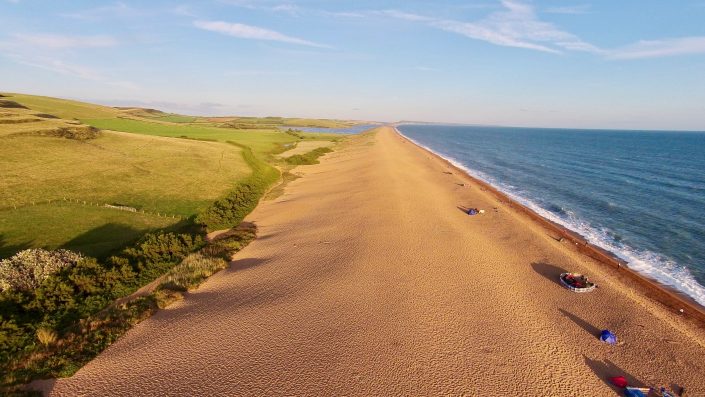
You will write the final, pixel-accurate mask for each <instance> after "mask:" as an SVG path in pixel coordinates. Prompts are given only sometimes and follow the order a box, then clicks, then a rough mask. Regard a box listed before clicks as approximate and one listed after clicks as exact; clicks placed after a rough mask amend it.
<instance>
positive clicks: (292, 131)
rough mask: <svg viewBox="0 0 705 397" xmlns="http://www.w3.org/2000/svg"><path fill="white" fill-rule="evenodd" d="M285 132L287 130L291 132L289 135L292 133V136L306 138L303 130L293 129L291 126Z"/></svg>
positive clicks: (288, 132)
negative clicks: (302, 132)
mask: <svg viewBox="0 0 705 397" xmlns="http://www.w3.org/2000/svg"><path fill="white" fill-rule="evenodd" d="M284 132H286V133H287V134H289V135H291V136H294V137H296V138H298V139H304V136H303V135H302V134H301V131H300V130H292V129H291V128H288V129H287V130H286V131H284Z"/></svg>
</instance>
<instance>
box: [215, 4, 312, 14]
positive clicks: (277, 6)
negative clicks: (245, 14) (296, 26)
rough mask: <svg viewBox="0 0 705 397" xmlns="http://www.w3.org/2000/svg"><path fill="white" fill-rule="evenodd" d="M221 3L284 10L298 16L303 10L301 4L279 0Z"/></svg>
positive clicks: (257, 8)
mask: <svg viewBox="0 0 705 397" xmlns="http://www.w3.org/2000/svg"><path fill="white" fill-rule="evenodd" d="M219 2H220V3H223V4H230V5H233V6H237V7H241V8H247V9H250V10H261V11H271V12H283V13H287V14H290V15H294V16H297V15H299V13H300V12H301V11H302V10H301V8H300V7H299V6H297V5H296V4H293V3H290V2H284V3H282V2H279V1H269V0H219Z"/></svg>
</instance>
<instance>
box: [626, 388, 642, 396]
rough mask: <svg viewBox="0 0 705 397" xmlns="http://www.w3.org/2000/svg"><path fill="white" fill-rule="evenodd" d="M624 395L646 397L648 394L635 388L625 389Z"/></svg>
mask: <svg viewBox="0 0 705 397" xmlns="http://www.w3.org/2000/svg"><path fill="white" fill-rule="evenodd" d="M624 395H625V396H626V397H646V394H644V392H643V391H641V390H639V389H636V388H633V387H627V388H626V389H624Z"/></svg>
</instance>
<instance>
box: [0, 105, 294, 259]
mask: <svg viewBox="0 0 705 397" xmlns="http://www.w3.org/2000/svg"><path fill="white" fill-rule="evenodd" d="M4 95H5V96H4V97H3V98H0V99H2V100H5V101H13V102H17V103H19V104H21V105H24V106H25V107H27V108H28V109H27V108H10V107H3V108H0V159H1V160H0V175H2V178H0V218H1V221H0V257H6V256H9V255H12V254H13V253H14V252H16V251H17V250H19V249H22V248H30V247H47V248H57V247H64V246H65V247H69V246H70V247H74V248H77V249H80V250H85V251H82V252H84V253H86V254H89V255H97V256H100V255H103V254H106V253H108V252H110V251H111V250H114V249H116V248H118V247H120V246H122V245H124V244H125V243H127V242H129V241H131V240H134V239H135V238H137V237H139V236H140V235H142V234H144V233H145V232H146V231H149V230H154V229H158V228H165V227H169V226H171V225H174V224H176V223H178V222H180V219H181V218H188V217H192V216H195V215H196V214H198V213H199V212H200V211H202V210H204V209H205V208H207V207H208V206H209V205H210V204H211V203H212V202H213V201H215V200H217V199H218V198H220V197H222V196H223V195H224V194H226V193H227V192H228V191H230V190H231V189H232V187H233V186H234V185H235V183H236V182H237V181H238V180H240V179H243V178H245V177H247V176H248V175H249V174H250V173H251V169H250V167H249V166H248V165H247V163H246V162H245V161H244V159H243V157H242V149H241V148H239V147H237V146H234V145H231V144H228V143H225V142H204V141H198V140H189V139H176V138H166V137H160V136H150V135H141V134H140V135H138V134H127V133H122V132H110V131H102V132H99V133H95V132H93V135H92V136H91V137H89V138H87V139H67V138H66V136H65V135H66V134H65V133H66V131H68V130H69V129H73V130H76V131H88V129H89V128H90V127H88V126H87V125H85V124H81V123H80V122H78V121H75V120H67V119H61V118H50V117H48V116H46V114H51V115H54V116H56V115H63V116H65V117H70V116H79V117H84V116H90V115H96V114H98V115H101V116H103V115H105V116H107V115H110V114H112V113H111V112H112V110H110V108H105V107H101V106H97V105H90V104H81V103H75V102H72V101H63V100H57V99H52V98H44V97H32V96H25V95H17V96H15V95H7V94H4ZM5 105H6V106H10V105H8V104H7V103H5ZM11 105H12V104H11ZM12 106H14V105H12ZM117 112H119V111H117V110H116V113H114V114H115V115H117V114H118V113H117ZM38 115H44V116H38ZM116 120H121V119H116ZM61 134H64V135H61ZM281 135H285V134H281ZM93 136H95V137H93ZM64 200H68V201H69V202H70V201H78V202H79V203H81V205H78V204H76V205H73V206H66V205H63V206H62V205H59V206H57V204H56V203H57V202H60V201H61V202H63V201H64ZM47 201H53V202H54V203H52V204H46V203H47ZM84 201H85V202H86V205H83V202H84ZM91 204H92V205H99V206H102V205H105V204H112V205H123V206H128V207H132V208H135V209H137V210H139V211H145V212H146V213H144V214H143V213H139V214H137V213H133V212H128V211H119V210H111V209H106V208H100V207H95V206H93V207H91ZM165 215H166V216H168V217H164V216H165ZM81 236H91V239H92V241H90V242H89V243H82V242H81V241H84V240H85V239H84V240H80V238H81ZM77 238H79V240H76V239H77ZM76 241H79V243H76Z"/></svg>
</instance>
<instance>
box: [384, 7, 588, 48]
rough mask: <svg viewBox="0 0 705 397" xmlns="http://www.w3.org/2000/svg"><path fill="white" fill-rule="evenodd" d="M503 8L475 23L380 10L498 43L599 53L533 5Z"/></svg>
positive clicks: (392, 15) (405, 18) (389, 14)
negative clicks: (542, 17)
mask: <svg viewBox="0 0 705 397" xmlns="http://www.w3.org/2000/svg"><path fill="white" fill-rule="evenodd" d="M501 4H502V6H503V9H502V10H501V11H496V12H493V13H491V14H490V15H489V16H487V17H486V18H484V19H482V20H479V21H476V22H462V21H456V20H451V19H441V18H433V17H427V16H423V15H416V14H410V13H406V12H401V11H398V10H387V11H383V12H382V13H383V14H385V15H388V16H390V17H393V18H398V19H403V20H406V21H412V22H422V23H425V24H427V25H429V26H432V27H435V28H438V29H441V30H445V31H447V32H452V33H457V34H460V35H463V36H466V37H469V38H472V39H476V40H482V41H486V42H488V43H492V44H495V45H499V46H506V47H517V48H525V49H530V50H536V51H543V52H551V53H560V52H562V51H563V50H572V51H586V52H593V53H600V52H601V50H600V49H599V48H597V47H595V46H593V45H592V44H589V43H587V42H585V41H583V40H581V39H580V38H578V37H577V36H575V35H573V34H571V33H568V32H565V31H563V30H560V29H558V28H557V27H556V26H554V25H553V24H551V23H549V22H545V21H541V20H540V19H539V18H538V17H537V15H536V13H535V11H534V9H533V7H531V6H530V5H528V4H524V3H519V2H516V1H510V0H503V1H502V2H501Z"/></svg>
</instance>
